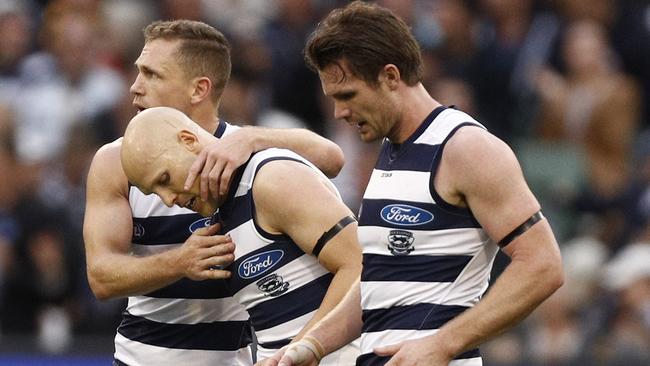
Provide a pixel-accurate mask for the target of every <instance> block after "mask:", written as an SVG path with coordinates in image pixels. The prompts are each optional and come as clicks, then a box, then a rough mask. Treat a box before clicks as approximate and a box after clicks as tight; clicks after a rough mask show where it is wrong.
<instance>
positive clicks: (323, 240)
mask: <svg viewBox="0 0 650 366" xmlns="http://www.w3.org/2000/svg"><path fill="white" fill-rule="evenodd" d="M356 221H357V220H356V219H355V218H354V217H353V216H346V217H344V218H342V219H341V220H339V222H337V223H336V224H334V226H332V227H331V228H330V229H329V230H327V231H326V232H324V233H323V235H321V237H320V238H318V241H317V242H316V245H314V249H312V251H311V254H313V255H315V256H316V257H318V255H319V254H320V251H321V250H323V247H324V246H325V244H327V242H328V241H330V240H331V239H332V238H333V237H334V235H336V234H338V232H339V231H341V230H343V229H344V228H345V227H346V226H348V225H350V224H351V223H353V222H356Z"/></svg>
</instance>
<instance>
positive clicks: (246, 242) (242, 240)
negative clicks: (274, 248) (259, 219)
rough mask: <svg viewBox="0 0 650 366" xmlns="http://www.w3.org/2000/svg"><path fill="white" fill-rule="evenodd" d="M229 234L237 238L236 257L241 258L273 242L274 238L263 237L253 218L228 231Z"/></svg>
mask: <svg viewBox="0 0 650 366" xmlns="http://www.w3.org/2000/svg"><path fill="white" fill-rule="evenodd" d="M228 234H230V236H231V237H233V238H235V239H234V240H235V259H239V258H241V257H243V256H245V255H247V254H248V253H250V252H252V251H255V250H258V249H260V248H262V247H263V246H265V245H268V244H271V243H273V240H269V239H267V238H265V237H263V236H262V235H261V234H260V233H259V232H258V231H257V229H256V228H255V223H254V222H253V220H252V219H250V220H248V221H246V222H244V223H243V224H241V225H239V226H237V227H236V228H233V229H232V230H230V231H229V232H228ZM270 249H271V248H270Z"/></svg>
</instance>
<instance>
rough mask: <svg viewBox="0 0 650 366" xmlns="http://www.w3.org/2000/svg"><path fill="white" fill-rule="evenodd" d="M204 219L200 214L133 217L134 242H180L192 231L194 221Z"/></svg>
mask: <svg viewBox="0 0 650 366" xmlns="http://www.w3.org/2000/svg"><path fill="white" fill-rule="evenodd" d="M201 219H203V217H201V215H199V214H182V215H174V216H149V217H145V218H141V217H134V218H133V237H132V242H133V243H135V244H140V245H163V244H179V243H182V242H184V241H185V240H186V239H187V238H188V237H189V236H190V235H191V234H192V233H191V232H190V226H191V225H192V223H194V222H196V221H198V220H201Z"/></svg>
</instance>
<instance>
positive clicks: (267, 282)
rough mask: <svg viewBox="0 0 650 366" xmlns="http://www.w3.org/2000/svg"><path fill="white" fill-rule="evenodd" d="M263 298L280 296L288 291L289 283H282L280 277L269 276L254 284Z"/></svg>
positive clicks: (275, 275) (282, 280)
mask: <svg viewBox="0 0 650 366" xmlns="http://www.w3.org/2000/svg"><path fill="white" fill-rule="evenodd" d="M255 284H256V285H257V288H258V289H260V291H263V292H265V294H264V295H265V296H273V297H275V296H280V295H282V294H283V293H285V292H287V290H288V289H289V282H284V279H283V278H282V276H280V275H277V274H275V273H273V274H270V275H268V276H266V277H264V278H262V279H261V280H259V281H257V282H256V283H255Z"/></svg>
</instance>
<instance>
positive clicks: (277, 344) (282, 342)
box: [260, 338, 291, 349]
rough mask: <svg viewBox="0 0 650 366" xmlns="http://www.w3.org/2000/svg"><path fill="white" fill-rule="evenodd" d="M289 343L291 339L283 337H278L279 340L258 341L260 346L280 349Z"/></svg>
mask: <svg viewBox="0 0 650 366" xmlns="http://www.w3.org/2000/svg"><path fill="white" fill-rule="evenodd" d="M289 343H291V339H289V338H285V339H280V340H279V341H273V342H266V343H260V346H262V347H264V348H266V349H280V348H282V347H284V346H286V345H287V344H289Z"/></svg>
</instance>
